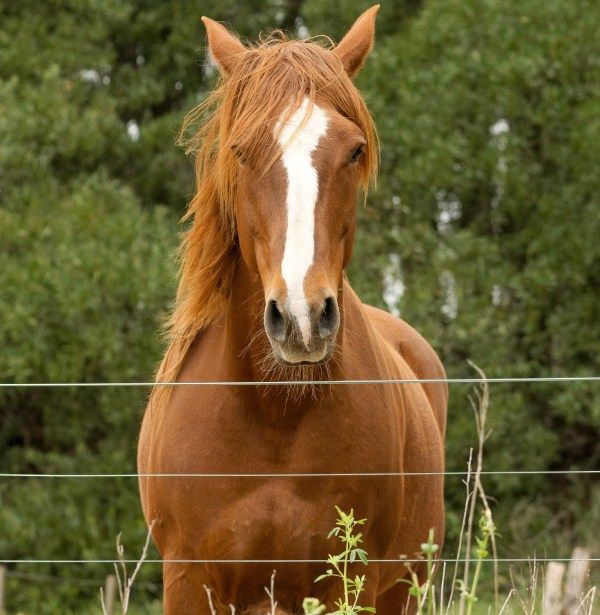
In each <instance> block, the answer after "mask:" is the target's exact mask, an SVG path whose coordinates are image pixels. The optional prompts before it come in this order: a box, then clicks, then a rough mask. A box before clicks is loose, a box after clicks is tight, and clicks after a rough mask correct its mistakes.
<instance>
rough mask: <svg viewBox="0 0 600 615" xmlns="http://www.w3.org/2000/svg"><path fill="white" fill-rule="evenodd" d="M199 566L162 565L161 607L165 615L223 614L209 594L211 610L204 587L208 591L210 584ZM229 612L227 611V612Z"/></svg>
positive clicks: (212, 596) (213, 597)
mask: <svg viewBox="0 0 600 615" xmlns="http://www.w3.org/2000/svg"><path fill="white" fill-rule="evenodd" d="M198 566H199V564H170V563H165V564H163V587H164V597H163V607H164V613H165V615H190V613H193V614H194V615H212V613H213V612H216V613H218V614H219V615H221V613H225V611H223V609H222V608H221V607H220V605H219V604H218V601H217V600H216V598H215V596H214V594H213V593H212V592H211V599H212V603H213V608H212V609H211V606H210V604H209V597H208V594H207V591H206V589H205V586H206V587H207V588H208V589H209V590H210V589H211V588H210V582H209V580H208V578H207V577H205V575H203V574H202V571H200V570H198ZM227 612H229V611H227Z"/></svg>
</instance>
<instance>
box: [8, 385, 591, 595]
mask: <svg viewBox="0 0 600 615" xmlns="http://www.w3.org/2000/svg"><path fill="white" fill-rule="evenodd" d="M571 382H600V376H545V377H544V376H542V377H512V378H511V377H506V378H411V379H370V380H286V381H278V380H275V381H258V382H255V381H187V382H160V383H157V382H28V383H26V382H23V383H0V389H6V388H17V389H19V388H21V389H22V388H100V387H154V386H169V387H182V386H200V387H208V386H217V387H228V386H235V387H248V386H254V387H266V386H306V385H328V386H331V385H335V386H337V385H341V386H344V385H393V384H471V385H474V384H483V383H486V384H511V383H512V384H536V383H571ZM470 474H472V473H469V472H467V471H444V472H281V473H272V472H264V473H263V472H258V473H255V472H247V473H223V472H202V473H145V474H144V473H136V472H130V473H77V474H74V473H47V474H40V473H16V472H1V473H0V478H4V479H16V478H36V479H109V478H110V479H114V478H144V477H147V478H342V477H404V476H438V477H439V476H459V477H467V476H469V475H470ZM480 474H481V475H486V476H505V475H517V476H518V475H588V476H596V475H600V469H598V470H580V469H561V470H483V471H481V472H480ZM586 560H587V561H590V562H600V558H586ZM138 561H139V560H135V559H121V560H119V559H0V565H11V564H13V565H16V564H24V565H37V564H52V565H84V564H111V565H112V564H118V563H119V562H121V563H124V564H137V563H138ZM369 561H370V562H372V563H379V564H401V563H405V564H411V563H418V562H421V561H423V560H422V558H413V559H410V558H394V559H369ZM437 561H439V562H440V563H471V562H472V563H476V562H478V561H479V560H477V559H476V558H468V559H467V558H460V557H459V558H441V559H439V560H437ZM482 561H484V562H486V563H488V562H492V563H493V562H497V563H530V564H531V563H549V562H570V561H577V560H576V559H575V560H574V559H573V558H562V557H513V558H496V559H494V560H482ZM326 563H327V560H325V559H145V560H144V564H161V565H162V564H270V565H271V564H326ZM9 574H10V576H12V577H14V578H21V579H23V580H32V581H34V580H36V579H37V580H47V581H50V580H54V579H55V577H52V576H48V575H31V574H27V573H19V572H17V571H10V573H9ZM90 583H94V582H90Z"/></svg>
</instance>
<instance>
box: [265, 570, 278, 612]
mask: <svg viewBox="0 0 600 615" xmlns="http://www.w3.org/2000/svg"><path fill="white" fill-rule="evenodd" d="M265 592H266V593H267V596H269V602H270V604H271V610H270V611H269V615H276V610H277V601H276V600H275V570H273V574H272V575H271V589H270V590H269V588H268V587H265Z"/></svg>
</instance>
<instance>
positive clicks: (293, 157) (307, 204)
mask: <svg viewBox="0 0 600 615" xmlns="http://www.w3.org/2000/svg"><path fill="white" fill-rule="evenodd" d="M308 105H309V100H308V98H305V99H304V100H303V101H302V104H301V105H300V106H299V107H298V109H296V111H294V113H293V114H292V115H291V117H290V118H289V119H288V121H287V122H286V123H285V124H284V125H283V127H281V123H278V125H277V127H276V131H277V130H278V133H277V140H278V141H279V144H280V145H281V147H282V148H283V153H282V157H281V159H282V162H283V166H284V167H285V170H286V173H287V197H286V206H287V229H286V233H285V248H284V251H283V259H282V261H281V275H282V277H283V280H284V282H285V284H286V287H287V296H288V299H287V301H288V303H287V307H288V310H289V311H290V313H291V314H292V315H293V316H294V317H295V318H296V321H297V322H298V326H299V328H300V332H301V334H302V340H303V341H304V344H305V346H307V345H308V342H309V340H310V313H309V307H308V302H307V300H306V296H305V294H304V277H305V276H306V273H307V271H308V269H309V268H310V266H311V265H312V263H313V259H314V255H315V206H316V204H317V197H318V195H319V178H318V176H317V170H316V169H315V167H314V166H313V161H312V154H313V152H314V150H315V149H316V147H317V145H318V143H319V139H320V138H321V137H322V136H323V135H324V134H325V132H326V131H327V113H326V112H325V111H324V110H323V109H321V107H318V106H317V105H313V107H312V109H311V112H310V115H309V116H308V117H306V112H307V109H308ZM303 122H304V126H302V128H301V129H300V130H299V127H300V125H301V124H302V123H303Z"/></svg>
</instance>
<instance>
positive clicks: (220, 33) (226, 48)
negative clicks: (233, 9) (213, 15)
mask: <svg viewBox="0 0 600 615" xmlns="http://www.w3.org/2000/svg"><path fill="white" fill-rule="evenodd" d="M202 23H203V24H204V26H205V28H206V34H207V36H208V53H209V54H210V56H211V58H212V59H213V60H214V61H215V63H216V64H217V66H218V67H219V70H220V71H221V72H222V73H224V74H225V75H226V74H228V73H230V72H231V71H232V70H233V69H234V68H235V66H236V65H237V63H238V62H239V60H240V58H241V57H242V55H243V53H244V51H246V48H245V47H244V45H242V43H240V41H239V39H238V38H236V37H235V36H234V35H233V34H231V32H229V30H228V29H227V28H226V27H225V26H222V25H221V24H220V23H219V22H217V21H215V20H214V19H209V18H208V17H202Z"/></svg>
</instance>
